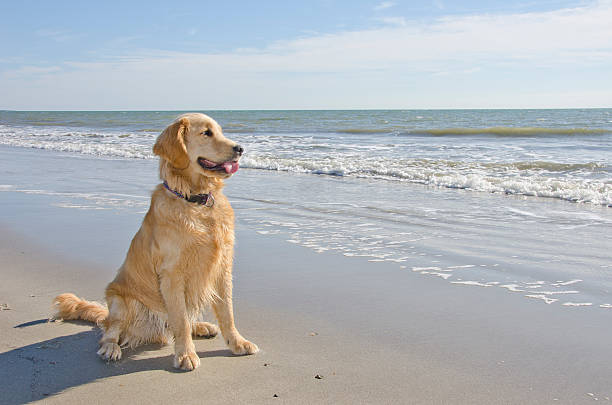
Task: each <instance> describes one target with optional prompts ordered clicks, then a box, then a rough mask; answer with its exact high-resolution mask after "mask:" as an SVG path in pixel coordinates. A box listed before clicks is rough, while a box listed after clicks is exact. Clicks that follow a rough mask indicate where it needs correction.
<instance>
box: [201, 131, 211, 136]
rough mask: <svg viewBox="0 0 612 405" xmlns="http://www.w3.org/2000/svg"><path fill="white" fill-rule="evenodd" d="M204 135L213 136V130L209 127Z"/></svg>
mask: <svg viewBox="0 0 612 405" xmlns="http://www.w3.org/2000/svg"><path fill="white" fill-rule="evenodd" d="M202 135H206V136H213V132H212V131H211V130H210V129H207V130H206V131H204V132H202Z"/></svg>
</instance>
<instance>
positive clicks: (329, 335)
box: [0, 207, 612, 404]
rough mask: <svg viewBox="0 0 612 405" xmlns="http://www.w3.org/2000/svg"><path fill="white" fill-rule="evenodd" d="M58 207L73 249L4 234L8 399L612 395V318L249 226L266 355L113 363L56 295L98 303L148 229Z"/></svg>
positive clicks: (418, 399) (398, 399) (241, 243)
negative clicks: (319, 248) (57, 305)
mask: <svg viewBox="0 0 612 405" xmlns="http://www.w3.org/2000/svg"><path fill="white" fill-rule="evenodd" d="M37 210H38V212H39V214H41V213H40V207H37ZM26 211H27V209H26ZM52 211H53V209H51V208H49V211H48V212H46V214H49V215H47V216H46V217H47V219H48V223H47V225H44V226H41V227H42V229H43V230H45V229H46V227H47V226H49V227H53V226H55V227H56V229H58V232H60V231H59V230H60V229H71V230H72V231H71V234H70V235H63V237H62V238H58V239H57V240H61V241H62V246H61V248H60V247H57V248H56V249H53V248H51V246H52V245H53V244H52V243H47V244H45V245H44V246H41V244H39V243H37V242H36V241H35V240H36V238H35V237H34V234H35V233H36V227H35V226H32V224H31V223H30V224H28V226H26V227H23V228H22V229H21V230H19V231H18V230H17V227H16V226H15V221H4V222H5V223H4V224H2V227H1V228H0V229H1V232H0V235H1V236H0V277H1V279H2V280H3V282H2V283H1V284H0V305H2V311H0V333H1V339H0V379H1V380H2V381H3V382H4V383H3V384H2V385H1V388H0V398H2V401H1V402H2V403H6V404H18V403H25V402H30V401H37V400H44V401H45V403H47V402H48V403H54V402H58V403H59V402H61V403H108V402H110V401H113V402H115V401H116V402H118V403H120V402H150V403H161V402H168V401H182V402H187V403H194V402H207V401H210V402H213V401H214V402H219V403H274V402H279V403H427V404H429V403H465V404H474V403H482V404H494V403H508V404H514V403H521V404H524V403H538V404H541V403H572V404H575V403H590V402H593V401H594V400H596V399H597V400H599V401H604V402H606V401H608V400H609V398H611V397H612V385H611V384H610V377H611V376H612V363H611V361H610V359H612V345H610V338H611V337H612V326H611V322H610V316H611V313H609V312H607V311H605V310H603V309H602V310H601V311H588V312H584V311H583V310H582V308H563V309H560V308H559V307H555V306H550V305H545V304H543V303H542V302H540V301H539V300H533V301H530V300H526V299H524V298H523V297H521V296H518V295H513V294H510V293H508V294H503V293H502V294H500V291H498V290H497V289H495V290H493V289H478V291H474V289H473V288H470V287H465V288H461V287H458V286H453V285H450V284H448V283H444V282H441V280H439V279H437V278H429V277H422V276H420V275H418V274H415V273H414V272H411V271H409V270H406V271H403V272H402V271H398V270H397V266H393V265H392V264H389V263H369V262H365V261H363V260H360V259H358V258H350V257H344V256H341V255H337V254H332V253H320V254H319V253H315V252H313V251H312V250H310V249H307V248H304V247H300V246H295V245H291V244H288V243H285V242H284V241H283V240H282V238H280V237H277V236H275V235H271V236H270V235H267V236H265V237H264V236H261V235H259V234H257V233H256V232H255V231H253V230H252V229H249V228H248V227H244V226H239V227H238V230H237V240H238V243H237V249H236V265H235V293H234V295H235V312H236V319H237V326H238V329H239V330H240V331H241V333H242V334H243V335H244V336H245V337H247V338H248V339H251V340H253V341H254V342H256V343H257V344H258V345H259V346H260V348H261V349H262V351H261V353H259V354H257V355H254V356H248V357H236V356H232V355H231V353H230V352H229V351H228V350H227V348H226V347H225V345H224V343H223V340H222V339H219V338H216V339H212V340H197V341H196V348H197V351H198V353H199V355H200V357H201V358H202V365H201V367H200V368H199V369H197V370H196V371H194V372H191V373H183V372H178V371H176V370H174V369H173V368H172V348H171V347H170V346H167V347H162V348H160V347H157V346H146V347H143V348H140V349H138V350H133V351H126V352H125V358H124V359H122V360H121V361H120V362H118V363H112V364H107V363H105V362H103V361H101V360H99V359H98V358H97V357H96V354H95V352H96V348H97V339H98V338H99V331H98V330H97V329H96V328H94V327H92V326H91V325H89V324H86V323H82V322H65V323H59V322H54V323H48V322H47V321H46V320H47V317H48V315H49V310H50V302H51V300H52V298H53V297H54V296H55V295H56V294H58V293H61V292H68V291H70V292H74V293H76V294H78V295H79V296H82V297H84V298H87V299H97V300H101V299H102V295H103V290H104V286H105V284H106V283H107V282H108V281H109V280H110V279H111V278H112V276H113V274H114V270H115V268H112V265H114V264H115V263H117V262H121V260H122V259H123V255H124V252H125V249H127V245H123V244H122V243H120V242H121V241H123V240H126V239H127V240H128V241H129V238H131V235H132V234H133V233H134V232H135V230H136V229H137V224H131V223H129V224H127V225H126V223H125V221H122V220H121V218H120V217H113V216H112V215H109V214H106V213H91V212H85V211H76V212H72V213H71V215H69V216H68V215H67V216H66V217H58V216H54V215H52V213H53V212H52ZM42 214H45V213H44V212H43V213H42ZM43 216H44V215H41V217H43ZM95 218H97V220H99V221H100V222H104V223H106V227H105V228H103V229H100V228H99V229H96V234H95V235H93V236H92V235H91V233H87V230H88V229H89V231H91V227H88V226H84V225H85V224H88V223H90V222H91V221H92V220H93V219H95ZM113 218H114V219H113ZM104 220H105V221H104ZM54 221H55V222H56V223H55V224H54ZM6 222H10V224H9V225H6ZM60 222H61V226H60ZM79 224H81V226H79ZM134 226H136V229H134ZM50 236H53V235H50ZM91 239H96V240H98V241H99V243H100V246H105V247H106V249H108V252H101V253H103V256H97V257H93V256H92V259H91V260H84V259H83V258H82V256H83V255H78V254H73V255H70V254H67V253H66V252H68V251H70V250H73V251H75V252H77V251H83V250H87V249H91V247H89V248H88V247H87V246H86V245H87V244H88V243H90V240H91ZM67 241H69V242H67ZM117 241H119V242H117ZM66 243H70V244H72V247H71V248H68V247H67V246H65V244H66ZM100 257H106V258H107V260H101V258H100ZM105 261H106V263H105ZM316 376H319V377H321V378H316ZM275 395H276V396H275Z"/></svg>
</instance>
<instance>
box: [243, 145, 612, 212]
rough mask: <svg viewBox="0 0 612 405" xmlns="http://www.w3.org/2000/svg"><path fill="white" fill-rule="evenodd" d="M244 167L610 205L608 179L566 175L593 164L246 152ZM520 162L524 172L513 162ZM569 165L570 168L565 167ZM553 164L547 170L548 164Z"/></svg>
mask: <svg viewBox="0 0 612 405" xmlns="http://www.w3.org/2000/svg"><path fill="white" fill-rule="evenodd" d="M241 166H242V167H244V168H251V169H259V170H272V171H284V172H294V173H305V174H317V175H328V176H340V177H344V176H348V177H360V178H372V179H385V180H395V181H406V182H410V183H419V184H424V185H428V186H436V187H445V188H454V189H465V190H472V191H481V192H489V193H505V194H514V195H525V196H534V197H549V198H557V199H562V200H567V201H572V202H583V203H592V204H596V205H607V206H612V182H605V181H596V180H593V179H588V178H580V177H578V176H570V175H568V173H567V171H568V170H573V171H576V172H579V171H580V170H584V169H588V168H599V169H605V166H603V165H601V164H598V163H589V164H575V165H569V164H568V165H560V164H556V163H553V162H534V163H533V164H531V165H530V164H528V163H522V164H521V163H498V164H495V165H492V164H488V165H483V164H480V163H464V162H451V161H428V160H423V159H421V160H418V159H416V160H406V161H402V162H399V161H396V160H391V159H389V160H384V161H381V160H376V161H364V160H359V161H349V160H344V161H342V160H340V159H326V160H320V161H315V160H312V159H278V158H271V157H265V156H262V157H254V156H245V157H244V158H243V160H242V162H241ZM521 166H524V167H525V168H526V169H524V170H529V171H530V173H529V174H525V173H522V172H521V171H520V170H517V167H521ZM570 167H571V169H569V168H570ZM555 168H556V169H557V170H558V171H557V172H556V173H553V174H556V175H551V170H550V169H555Z"/></svg>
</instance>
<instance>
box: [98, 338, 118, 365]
mask: <svg viewBox="0 0 612 405" xmlns="http://www.w3.org/2000/svg"><path fill="white" fill-rule="evenodd" d="M98 356H100V357H101V358H102V359H104V360H112V361H116V360H119V359H120V358H121V347H120V346H119V345H118V344H117V343H113V342H107V343H102V345H101V346H100V350H98Z"/></svg>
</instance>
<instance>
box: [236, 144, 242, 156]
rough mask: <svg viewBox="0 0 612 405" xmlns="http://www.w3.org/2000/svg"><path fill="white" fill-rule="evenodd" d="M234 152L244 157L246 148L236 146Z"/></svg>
mask: <svg viewBox="0 0 612 405" xmlns="http://www.w3.org/2000/svg"><path fill="white" fill-rule="evenodd" d="M234 152H236V153H237V154H239V155H242V154H243V153H244V148H243V147H242V146H240V145H236V146H234Z"/></svg>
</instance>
